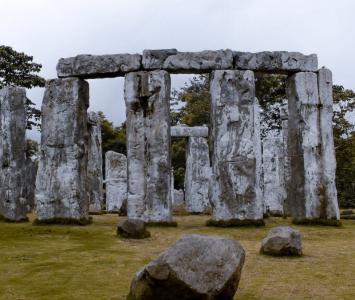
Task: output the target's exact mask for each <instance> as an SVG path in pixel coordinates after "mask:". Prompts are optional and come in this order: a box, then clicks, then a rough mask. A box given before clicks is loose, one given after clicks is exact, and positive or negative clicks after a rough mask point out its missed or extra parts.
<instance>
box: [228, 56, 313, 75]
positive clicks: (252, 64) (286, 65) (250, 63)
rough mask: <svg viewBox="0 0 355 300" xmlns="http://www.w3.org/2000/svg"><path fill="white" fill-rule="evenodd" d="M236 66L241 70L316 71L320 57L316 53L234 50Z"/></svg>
mask: <svg viewBox="0 0 355 300" xmlns="http://www.w3.org/2000/svg"><path fill="white" fill-rule="evenodd" d="M234 67H235V68H236V69H241V70H253V71H265V72H271V71H272V72H281V73H291V72H300V71H302V72H316V71H317V69H318V59H317V55H315V54H310V55H304V54H301V53H299V52H286V51H273V52H270V51H264V52H258V53H249V52H234Z"/></svg>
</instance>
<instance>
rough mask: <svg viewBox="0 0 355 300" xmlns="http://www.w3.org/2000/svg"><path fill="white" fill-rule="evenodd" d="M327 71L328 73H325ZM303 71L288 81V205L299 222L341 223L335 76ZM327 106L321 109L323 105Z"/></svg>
mask: <svg viewBox="0 0 355 300" xmlns="http://www.w3.org/2000/svg"><path fill="white" fill-rule="evenodd" d="M323 72H324V73H323ZM326 72H327V71H321V72H320V75H319V76H320V83H319V89H320V91H321V92H320V94H318V80H317V74H315V73H310V72H300V73H296V74H295V75H293V76H291V77H290V78H289V79H288V88H287V93H288V99H289V105H288V108H289V121H288V126H289V138H288V149H289V156H290V172H291V175H290V176H291V178H292V180H290V181H289V187H288V191H289V195H288V197H287V202H288V203H287V206H288V210H289V212H290V214H291V216H292V217H293V218H294V221H295V222H303V221H304V220H307V219H310V220H316V219H322V220H330V219H335V220H339V209H338V204H337V200H336V190H335V185H334V176H335V175H334V174H335V173H334V172H335V159H334V146H333V143H332V142H331V140H332V130H331V126H332V125H331V114H332V113H331V112H332V109H331V102H332V92H331V90H330V89H331V85H332V84H331V77H329V73H328V75H327V74H326ZM321 103H322V105H324V107H323V108H321V109H319V107H320V104H321Z"/></svg>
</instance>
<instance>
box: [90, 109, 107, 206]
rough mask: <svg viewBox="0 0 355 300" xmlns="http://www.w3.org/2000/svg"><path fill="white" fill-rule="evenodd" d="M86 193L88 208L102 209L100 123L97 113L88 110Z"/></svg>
mask: <svg viewBox="0 0 355 300" xmlns="http://www.w3.org/2000/svg"><path fill="white" fill-rule="evenodd" d="M88 130H89V144H88V166H87V177H88V185H87V189H88V193H89V202H90V210H92V211H101V210H102V209H103V190H102V186H103V174H102V140H101V125H100V120H99V116H98V114H97V113H95V112H93V111H90V112H88Z"/></svg>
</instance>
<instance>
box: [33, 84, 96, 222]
mask: <svg viewBox="0 0 355 300" xmlns="http://www.w3.org/2000/svg"><path fill="white" fill-rule="evenodd" d="M88 105H89V86H88V83H87V82H85V81H84V80H81V79H77V78H68V79H53V80H49V81H47V83H46V89H45V93H44V97H43V102H42V136H41V155H40V160H39V166H38V173H37V180H36V211H37V218H38V219H39V220H50V219H56V218H63V219H74V220H80V219H87V218H88V213H89V199H88V194H87V191H86V185H87V160H88V149H87V145H88V129H87V108H88Z"/></svg>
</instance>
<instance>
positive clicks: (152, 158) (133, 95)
mask: <svg viewBox="0 0 355 300" xmlns="http://www.w3.org/2000/svg"><path fill="white" fill-rule="evenodd" d="M124 89H125V102H126V114H127V122H126V123H127V164H128V206H127V214H128V217H129V218H132V219H141V220H144V221H147V222H171V220H172V206H171V193H170V192H171V191H170V185H171V178H170V177H171V174H170V172H171V171H170V170H171V158H170V155H171V154H170V105H169V102H170V76H169V74H168V73H167V72H166V71H152V72H132V73H129V74H127V75H126V78H125V87H124Z"/></svg>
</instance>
